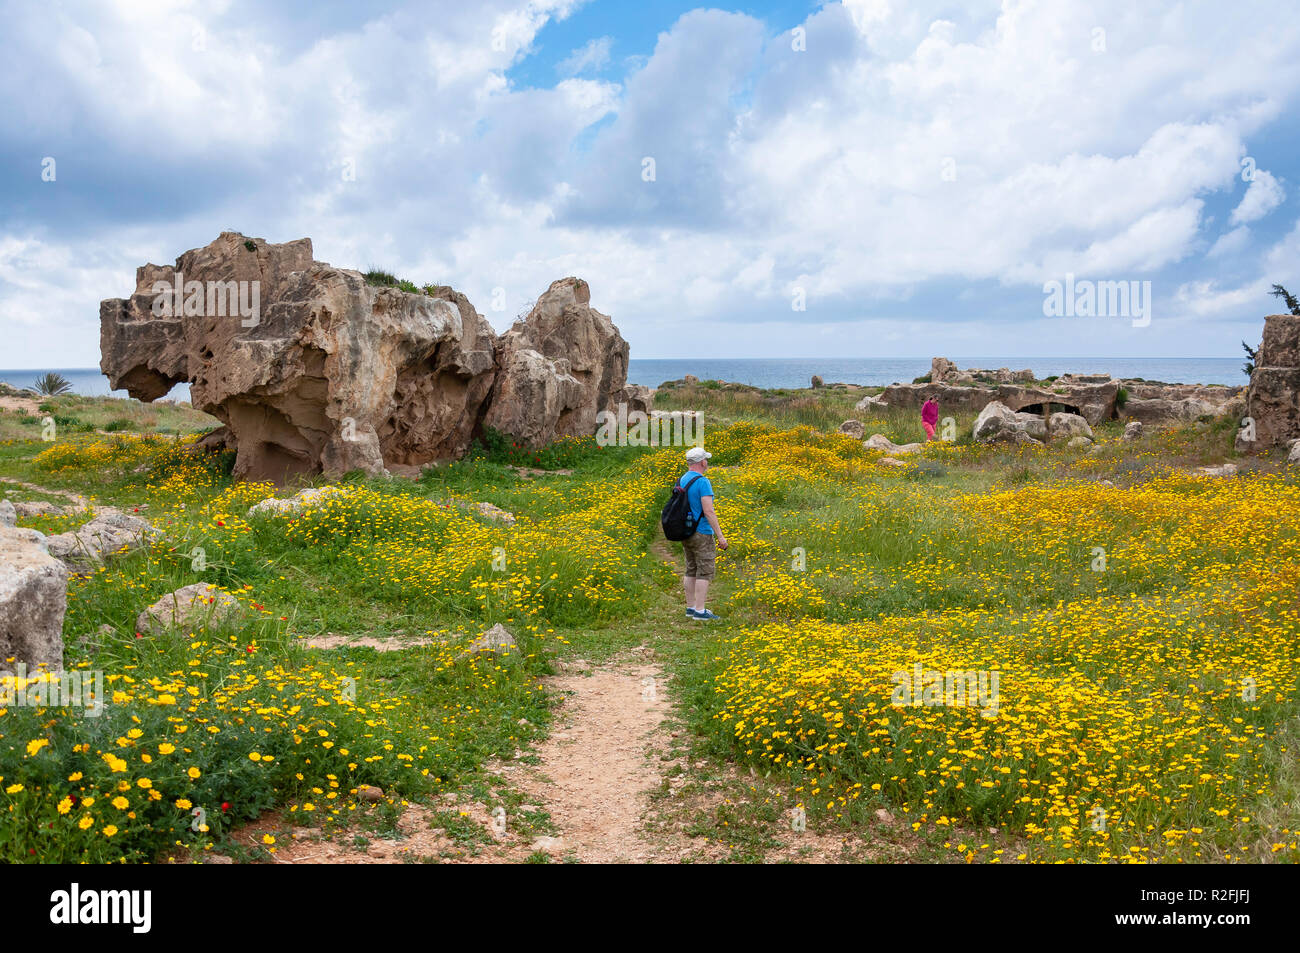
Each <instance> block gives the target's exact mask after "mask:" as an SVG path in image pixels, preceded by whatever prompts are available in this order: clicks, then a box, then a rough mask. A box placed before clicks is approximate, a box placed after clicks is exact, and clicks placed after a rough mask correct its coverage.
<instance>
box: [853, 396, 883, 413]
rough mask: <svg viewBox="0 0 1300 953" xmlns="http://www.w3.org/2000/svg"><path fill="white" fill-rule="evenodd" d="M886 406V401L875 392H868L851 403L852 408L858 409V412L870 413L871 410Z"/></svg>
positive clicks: (881, 408)
mask: <svg viewBox="0 0 1300 953" xmlns="http://www.w3.org/2000/svg"><path fill="white" fill-rule="evenodd" d="M888 407H889V404H888V403H887V402H886V401H884V400H881V399H880V396H879V395H877V394H868V395H867V396H866V397H864V398H862V399H861V400H860V401H858V402H857V403H856V404H854V405H853V409H854V410H856V411H858V413H870V412H871V411H873V410H886V409H887V408H888Z"/></svg>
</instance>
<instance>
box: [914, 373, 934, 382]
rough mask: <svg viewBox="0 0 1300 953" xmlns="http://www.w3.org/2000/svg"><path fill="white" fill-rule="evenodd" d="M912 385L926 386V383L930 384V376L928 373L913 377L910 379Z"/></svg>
mask: <svg viewBox="0 0 1300 953" xmlns="http://www.w3.org/2000/svg"><path fill="white" fill-rule="evenodd" d="M912 383H913V384H928V383H930V375H929V374H928V373H926V374H922V375H921V376H920V377H914V378H912Z"/></svg>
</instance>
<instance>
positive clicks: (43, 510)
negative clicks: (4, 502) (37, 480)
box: [14, 500, 65, 517]
mask: <svg viewBox="0 0 1300 953" xmlns="http://www.w3.org/2000/svg"><path fill="white" fill-rule="evenodd" d="M14 510H15V512H17V514H18V515H19V516H22V517H28V516H61V515H63V513H64V512H65V511H64V509H63V507H61V506H59V505H57V504H55V503H46V502H44V501H42V500H38V501H36V502H34V503H15V504H14Z"/></svg>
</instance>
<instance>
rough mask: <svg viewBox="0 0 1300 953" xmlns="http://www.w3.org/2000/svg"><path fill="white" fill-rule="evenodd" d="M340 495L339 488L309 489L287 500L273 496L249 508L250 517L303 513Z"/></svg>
mask: <svg viewBox="0 0 1300 953" xmlns="http://www.w3.org/2000/svg"><path fill="white" fill-rule="evenodd" d="M338 493H339V491H338V488H337V487H332V486H323V487H308V488H307V489H305V490H303V491H302V492H300V493H297V494H295V495H294V496H291V497H289V498H288V499H285V500H282V499H279V498H278V497H274V496H273V497H270V498H268V499H265V500H262V501H261V502H260V503H254V504H253V505H252V506H250V507H249V508H248V515H249V516H258V515H261V514H265V513H289V514H292V513H301V512H302V511H303V510H304V509H306V508H307V507H309V506H314V505H316V504H318V503H322V502H324V501H325V500H327V499H329V498H330V497H331V496H337V495H338Z"/></svg>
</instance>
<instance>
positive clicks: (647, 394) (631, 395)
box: [612, 384, 655, 414]
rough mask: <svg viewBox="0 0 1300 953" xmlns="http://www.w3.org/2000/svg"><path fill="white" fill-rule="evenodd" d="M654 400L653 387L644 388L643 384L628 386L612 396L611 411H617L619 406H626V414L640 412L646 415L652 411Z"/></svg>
mask: <svg viewBox="0 0 1300 953" xmlns="http://www.w3.org/2000/svg"><path fill="white" fill-rule="evenodd" d="M654 400H655V389H654V388H653V387H646V386H645V385H644V384H628V385H627V386H625V387H624V388H623V389H622V390H621V391H619V392H618V393H617V394H616V395H614V398H613V401H612V409H614V410H617V408H618V405H619V404H626V405H627V411H628V413H632V412H633V411H640V412H641V413H643V414H648V413H650V412H651V411H653V410H654V406H655V404H654Z"/></svg>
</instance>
